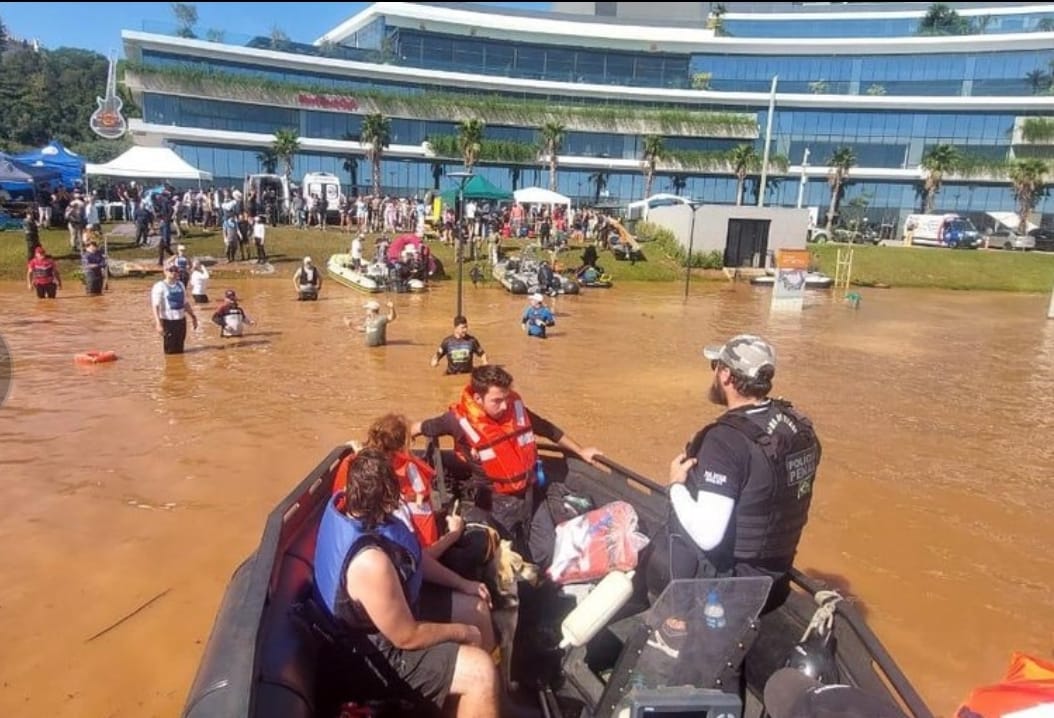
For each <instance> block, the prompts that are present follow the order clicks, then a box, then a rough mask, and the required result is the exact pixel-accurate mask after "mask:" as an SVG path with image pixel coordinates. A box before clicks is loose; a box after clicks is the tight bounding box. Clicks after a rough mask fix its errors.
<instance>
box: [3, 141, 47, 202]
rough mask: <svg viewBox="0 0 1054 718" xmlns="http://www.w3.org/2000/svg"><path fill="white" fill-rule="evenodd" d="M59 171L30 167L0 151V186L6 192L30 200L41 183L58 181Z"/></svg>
mask: <svg viewBox="0 0 1054 718" xmlns="http://www.w3.org/2000/svg"><path fill="white" fill-rule="evenodd" d="M59 177H60V175H59V171H58V170H55V169H48V168H47V167H32V166H30V165H26V164H22V163H21V162H17V161H15V160H14V159H12V158H11V157H8V156H7V155H5V154H3V153H2V152H0V188H2V189H4V190H5V191H6V192H7V193H8V194H10V195H12V196H15V195H17V196H18V197H20V198H23V199H25V200H27V201H31V200H33V198H34V195H35V194H36V189H37V187H39V186H40V185H42V184H51V185H55V184H57V183H58V182H59Z"/></svg>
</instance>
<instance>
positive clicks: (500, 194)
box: [439, 175, 512, 207]
mask: <svg viewBox="0 0 1054 718" xmlns="http://www.w3.org/2000/svg"><path fill="white" fill-rule="evenodd" d="M457 194H458V186H456V185H455V186H454V187H451V188H449V189H447V190H446V191H444V192H443V193H442V194H440V195H439V196H440V198H442V200H443V204H444V205H448V206H451V207H453V206H454V205H455V204H457ZM465 199H477V200H479V199H484V200H492V201H501V200H511V199H512V192H507V191H505V190H503V189H501V188H500V187H495V186H494V185H493V184H491V183H490V182H489V181H487V178H486V177H484V176H483V175H475V176H473V177H470V178H469V179H468V181H467V182H465Z"/></svg>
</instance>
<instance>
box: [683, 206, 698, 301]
mask: <svg viewBox="0 0 1054 718" xmlns="http://www.w3.org/2000/svg"><path fill="white" fill-rule="evenodd" d="M688 206H689V207H690V208H691V209H692V224H691V229H689V230H688V257H687V258H686V259H685V261H684V300H685V301H688V283H689V282H690V281H691V279H692V248H693V247H694V246H695V210H696V208H697V207H698V205H697V204H696V203H695V202H689V203H688Z"/></svg>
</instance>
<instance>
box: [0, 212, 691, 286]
mask: <svg viewBox="0 0 1054 718" xmlns="http://www.w3.org/2000/svg"><path fill="white" fill-rule="evenodd" d="M114 226H115V225H105V229H106V230H107V231H110V230H112V229H113V227H114ZM108 237H109V239H108V247H107V249H108V251H109V256H110V258H112V259H122V260H145V259H151V260H153V262H156V261H157V249H156V248H155V249H148V248H137V247H135V246H134V244H133V239H132V238H131V237H126V236H122V237H113V236H110V235H108ZM351 238H352V235H351V234H344V233H342V232H340V231H339V230H336V231H333V230H327V231H326V232H319V231H318V230H299V229H292V228H290V227H278V228H273V227H272V228H268V231H267V254H268V259H269V260H270V261H271V263H272V264H274V265H275V267H276V269H277V271H276V274H275V276H280V277H286V276H288V275H291V274H292V272H293V270H294V268H295V267H296V266H297V265H298V264H299V263H300V261H301V259H302V258H303V257H304V256H305V255H310V256H311V257H312V258H313V259H314V260H315V264H316V265H318V266H320V267H324V266H325V263H326V259H327V258H328V257H329V256H330V255H331V254H336V253H340V252H347V251H348V250H349V246H350V244H351ZM40 241H41V243H42V244H43V245H44V247H45V248H46V249H47V250H48V252H49V253H50V254H51V255H52V256H53V257H54V258H55V259H56V261H57V262H58V263H59V271H60V272H61V273H62V276H63V277H65V278H69V279H72V278H73V276H74V272H75V271H78V270H79V268H80V257H79V256H78V255H75V254H73V253H71V252H70V245H69V233H68V232H67V231H66V230H59V229H49V230H45V231H42V232H41V233H40ZM178 243H179V242H178V241H177V240H175V239H173V240H172V245H173V247H175V245H176V244H178ZM182 243H183V244H185V245H186V246H187V254H189V255H191V256H211V257H215V258H217V259H221V260H222V257H223V241H222V240H221V238H220V234H219V232H218V231H211V230H210V231H204V230H201V229H197V228H195V229H194V230H192V231H191V233H190V234H188V236H187V238H186V239H184V240H182ZM523 244H524V243H523V242H506V243H504V247H505V248H506V251H507V252H508V253H514V252H516V251H517V250H518V249H519V248H520V247H522V246H523ZM429 246H430V247H431V248H432V252H433V254H434V255H435V256H436V257H437V258H438V259H439V261H441V262H442V263H443V267H444V268H445V269H446V272H447V276H449V277H451V278H453V277H455V276H456V272H457V264H456V263H455V260H454V248H453V247H451V246H447V245H444V244H442V243H440V242H429ZM582 249H583V247H574V248H572V249H570V250H568V251H566V252H562V253H561V254H560V257H559V261H560V262H561V263H562V264H563V265H564V266H566V267H576V266H578V265H579V264H580V255H581V254H582ZM25 252H26V244H25V240H24V236H23V234H22V232H20V231H6V232H0V278H2V279H25V276H26V264H25V262H26V255H25ZM644 255H645V257H646V259H645V261H638V262H637V263H636V264H630V263H629V262H623V261H617V260H616V259H615V257H614V255H612V254H611V253H610V252H608V251H602V252H600V260H599V263H600V265H601V266H602V267H603V268H604V271H605V272H607V273H608V274H610V275H611V277H612V278H613V279H614V280H615V281H616V282H625V281H668V280H671V279H676V278H678V277H683V276H684V270H683V268H681V267H679V266H678V265H677V264H676V263H675V262H673V261H671V260H670V259H668V258H667V257H665V256H663V254H662V252H661V251H659V249H658V248H657V247H655V246H654V245H648V244H645V245H644ZM254 256H255V255H254ZM471 265H472V263H471V262H469V261H466V262H465V272H466V276H467V273H468V271H469V269H470V268H471ZM245 269H246V267H245V265H232V266H231V267H227V265H226V264H224V263H223V262H222V261H221V262H219V263H218V264H216V265H215V266H213V267H210V270H209V271H210V272H211V273H212V274H214V275H215V274H223V273H226V272H241V271H245ZM287 270H288V271H287Z"/></svg>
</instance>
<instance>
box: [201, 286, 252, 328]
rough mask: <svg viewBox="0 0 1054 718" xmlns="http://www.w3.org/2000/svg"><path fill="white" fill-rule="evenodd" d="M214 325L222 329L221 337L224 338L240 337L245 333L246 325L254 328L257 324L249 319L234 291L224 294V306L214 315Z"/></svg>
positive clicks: (230, 290) (229, 290)
mask: <svg viewBox="0 0 1054 718" xmlns="http://www.w3.org/2000/svg"><path fill="white" fill-rule="evenodd" d="M212 323H213V324H215V325H216V326H218V327H219V328H220V336H221V337H223V338H228V337H240V336H241V335H242V334H243V333H244V332H245V325H246V324H248V325H250V326H252V325H253V324H255V323H256V322H254V321H253V320H252V319H249V317H248V316H246V314H245V310H244V309H242V307H241V305H240V304H239V303H238V295H237V293H235V291H234V290H233V289H228V290H227V291H226V292H224V293H223V304H221V305H220V306H219V308H217V309H216V311H215V312H214V313H213V315H212Z"/></svg>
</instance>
